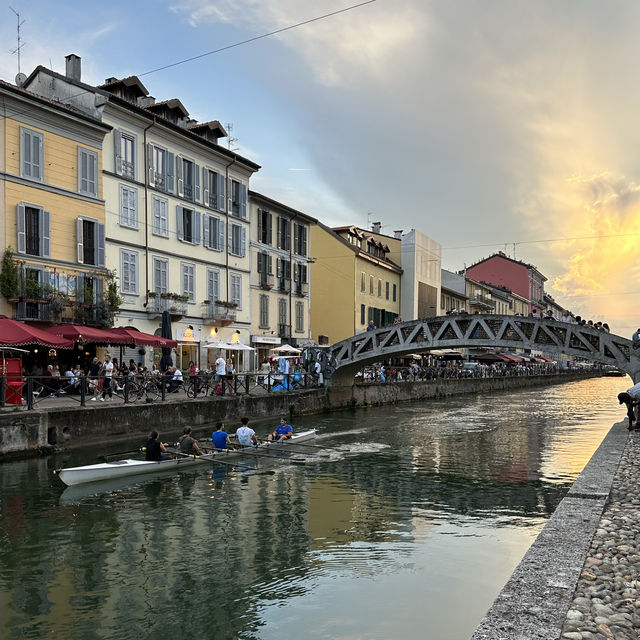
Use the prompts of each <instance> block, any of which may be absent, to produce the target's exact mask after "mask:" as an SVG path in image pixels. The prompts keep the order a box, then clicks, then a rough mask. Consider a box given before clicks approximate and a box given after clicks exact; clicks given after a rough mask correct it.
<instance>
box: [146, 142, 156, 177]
mask: <svg viewBox="0 0 640 640" xmlns="http://www.w3.org/2000/svg"><path fill="white" fill-rule="evenodd" d="M147 169H148V171H147V176H148V180H149V186H151V187H155V186H156V175H155V169H154V166H153V145H152V144H147Z"/></svg>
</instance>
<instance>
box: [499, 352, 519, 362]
mask: <svg viewBox="0 0 640 640" xmlns="http://www.w3.org/2000/svg"><path fill="white" fill-rule="evenodd" d="M499 355H501V356H502V357H503V358H506V360H507V362H522V358H518V357H516V356H511V355H509V354H508V353H501V354H499Z"/></svg>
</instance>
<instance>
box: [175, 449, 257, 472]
mask: <svg viewBox="0 0 640 640" xmlns="http://www.w3.org/2000/svg"><path fill="white" fill-rule="evenodd" d="M167 453H171V454H173V455H175V456H182V457H183V458H193V459H194V460H202V461H203V462H211V463H212V464H224V465H226V466H228V467H240V468H241V469H253V468H254V467H248V466H247V465H246V464H238V463H236V462H227V461H224V460H216V459H215V458H203V457H202V456H199V455H197V454H194V453H182V452H181V451H168V452H167Z"/></svg>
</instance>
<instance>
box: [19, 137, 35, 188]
mask: <svg viewBox="0 0 640 640" xmlns="http://www.w3.org/2000/svg"><path fill="white" fill-rule="evenodd" d="M20 143H21V145H22V148H21V149H20V158H21V160H22V175H23V176H29V177H31V165H32V163H31V134H30V133H29V132H28V131H25V130H24V129H23V130H22V135H21V136H20Z"/></svg>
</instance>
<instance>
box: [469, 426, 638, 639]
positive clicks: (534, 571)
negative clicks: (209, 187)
mask: <svg viewBox="0 0 640 640" xmlns="http://www.w3.org/2000/svg"><path fill="white" fill-rule="evenodd" d="M639 483H640V433H639V432H633V433H631V434H629V432H628V431H627V421H626V420H625V421H623V422H619V423H616V424H614V425H613V427H612V428H611V429H610V431H609V433H608V434H607V435H606V437H605V439H604V440H603V441H602V443H601V444H600V446H599V447H598V449H597V451H596V452H595V453H594V455H593V457H592V458H591V460H590V461H589V462H588V464H587V466H586V467H585V468H584V470H583V471H582V473H581V474H580V476H579V477H578V478H577V479H576V481H575V483H574V484H573V486H572V487H571V489H570V491H569V492H568V494H567V496H566V497H565V498H564V499H563V500H562V501H561V502H560V504H559V505H558V508H557V509H556V511H555V512H554V514H553V515H552V517H551V518H550V520H549V522H548V523H547V524H546V525H545V527H544V528H543V529H542V531H541V532H540V534H539V536H538V537H537V539H536V540H535V542H534V543H533V545H532V546H531V548H530V549H529V551H527V553H526V554H525V556H524V558H523V559H522V561H521V562H520V564H519V565H518V566H517V567H516V569H515V571H514V572H513V575H512V576H511V578H510V579H509V581H508V582H507V584H506V585H505V586H504V588H503V589H502V591H501V592H500V594H499V595H498V597H497V598H496V600H495V602H494V603H493V605H492V606H491V608H490V609H489V611H488V612H487V614H486V615H485V617H484V618H483V620H482V621H481V623H480V625H479V626H478V628H477V629H476V631H475V633H474V634H473V636H472V640H534V639H540V640H559V639H561V638H562V639H563V640H582V639H583V638H584V639H587V638H594V639H597V640H602V639H606V640H610V639H615V640H626V639H631V638H633V639H636V638H639V637H640V636H639V632H640V618H639V614H640V599H639V589H638V587H639V586H640V580H639V577H640V576H639V575H638V574H639V573H640V499H639V496H638V493H639V491H638V487H639Z"/></svg>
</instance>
